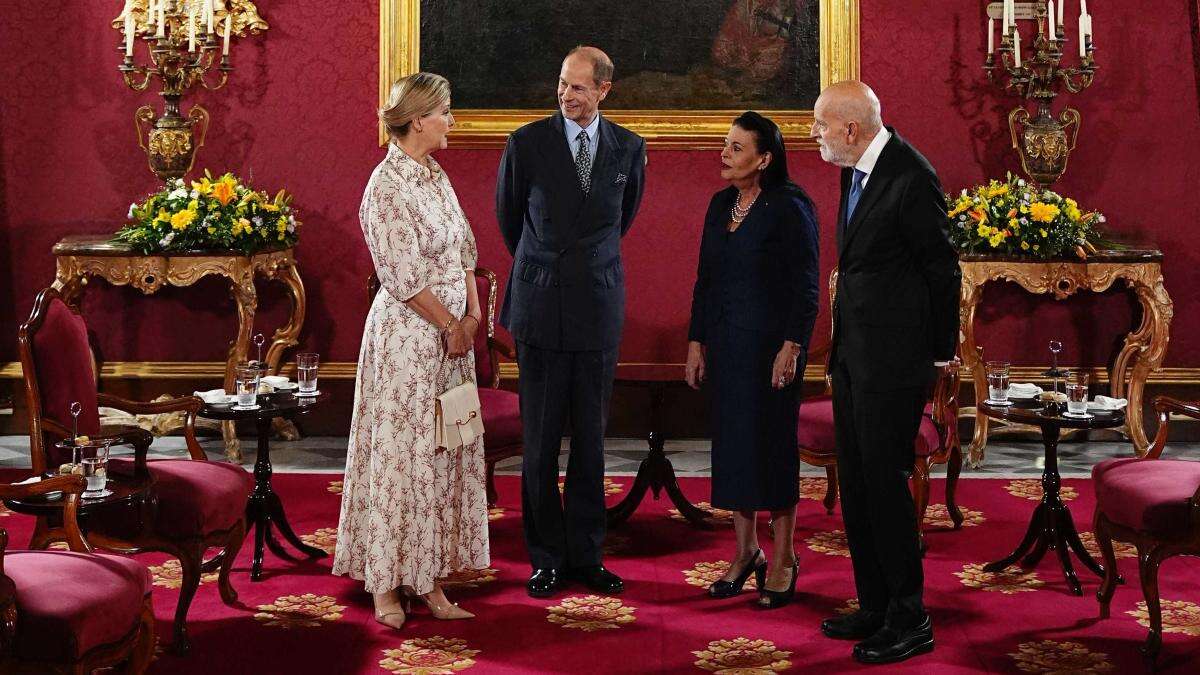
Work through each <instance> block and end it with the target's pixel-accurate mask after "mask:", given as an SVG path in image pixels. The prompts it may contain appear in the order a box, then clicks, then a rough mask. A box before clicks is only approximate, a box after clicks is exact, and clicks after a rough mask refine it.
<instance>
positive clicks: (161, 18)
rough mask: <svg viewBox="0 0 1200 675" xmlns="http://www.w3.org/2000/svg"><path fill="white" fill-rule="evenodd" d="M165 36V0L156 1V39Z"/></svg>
mask: <svg viewBox="0 0 1200 675" xmlns="http://www.w3.org/2000/svg"><path fill="white" fill-rule="evenodd" d="M166 35H167V0H158V33H157V36H158V37H166Z"/></svg>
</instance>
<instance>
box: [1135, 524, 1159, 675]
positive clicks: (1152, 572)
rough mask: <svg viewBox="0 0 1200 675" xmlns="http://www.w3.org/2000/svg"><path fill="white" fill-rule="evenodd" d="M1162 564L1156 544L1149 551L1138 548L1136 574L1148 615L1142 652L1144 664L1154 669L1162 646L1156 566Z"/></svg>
mask: <svg viewBox="0 0 1200 675" xmlns="http://www.w3.org/2000/svg"><path fill="white" fill-rule="evenodd" d="M1160 564H1162V555H1161V552H1160V550H1159V548H1158V547H1157V546H1155V547H1152V548H1151V549H1150V550H1149V551H1143V550H1141V549H1140V548H1139V549H1138V574H1139V576H1141V580H1142V593H1143V594H1144V595H1145V596H1146V613H1147V614H1149V615H1150V635H1148V636H1147V637H1146V644H1145V645H1143V646H1142V654H1143V655H1144V656H1145V657H1146V665H1147V667H1148V668H1149V669H1150V670H1153V669H1154V662H1155V661H1156V660H1157V659H1158V652H1159V650H1160V649H1161V648H1162V605H1161V603H1160V602H1159V597H1158V566H1159V565H1160Z"/></svg>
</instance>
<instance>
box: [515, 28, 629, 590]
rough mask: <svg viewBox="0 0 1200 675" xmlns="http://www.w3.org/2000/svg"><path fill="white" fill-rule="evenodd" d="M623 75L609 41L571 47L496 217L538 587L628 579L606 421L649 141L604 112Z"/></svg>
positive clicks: (521, 138)
mask: <svg viewBox="0 0 1200 675" xmlns="http://www.w3.org/2000/svg"><path fill="white" fill-rule="evenodd" d="M612 75H613V65H612V61H611V60H610V59H609V58H608V56H607V55H606V54H605V53H604V52H602V51H600V50H599V49H596V48H595V47H576V48H575V49H574V50H572V51H571V53H569V54H568V55H567V57H566V59H564V60H563V63H562V70H561V72H560V73H559V77H558V107H559V110H558V112H557V113H556V114H555V115H553V116H551V117H548V118H545V119H542V120H538V121H536V122H533V123H531V124H527V125H525V126H523V127H521V128H520V129H517V130H516V131H514V132H513V133H512V135H511V136H509V138H508V145H507V146H506V147H505V149H504V157H503V158H502V159H501V160H500V172H499V176H498V177H497V182H496V217H497V219H498V220H499V222H500V232H501V234H502V235H503V236H504V243H505V245H506V246H507V247H508V251H509V253H511V254H512V256H513V267H512V273H511V275H510V276H509V279H508V288H507V291H506V292H505V294H504V306H503V309H502V310H501V313H500V321H501V323H502V324H503V325H504V326H505V327H506V328H508V330H509V331H510V332H511V333H512V335H513V337H514V339H515V340H516V342H517V366H518V368H519V369H520V379H519V381H518V390H519V393H520V398H521V423H522V424H523V426H524V442H525V449H524V459H523V460H522V465H521V477H522V481H521V507H522V517H523V519H524V529H525V542H526V546H527V548H528V550H529V558H530V563H531V564H532V566H533V574H532V575H531V576H530V578H529V582H528V583H527V584H526V590H527V591H528V593H529V595H531V596H533V597H538V598H543V597H549V596H551V595H553V594H554V592H555V591H556V590H558V589H559V588H560V586H561V584H562V583H563V582H564V581H566V580H568V579H573V580H577V581H581V582H583V583H584V584H586V585H587V586H588V587H589V588H591V589H592V590H594V591H597V592H601V593H620V592H621V591H622V590H623V589H624V585H623V583H622V581H621V579H620V577H618V576H617V575H615V574H613V573H612V572H610V571H608V570H607V569H605V567H604V565H603V562H602V560H601V546H602V544H603V543H604V531H605V515H606V512H605V506H604V428H605V425H606V424H607V421H608V406H609V399H610V397H611V395H612V382H613V374H614V370H615V368H616V363H617V346H618V344H619V343H620V340H621V325H622V322H623V321H624V315H625V285H624V277H625V272H624V270H623V269H622V267H621V237H623V236H624V235H625V233H626V232H628V231H629V227H630V225H632V224H633V218H634V216H635V215H636V214H637V209H638V204H639V203H640V201H641V198H642V188H643V184H644V166H645V161H646V143H645V141H644V140H642V138H641V137H640V136H638V135H637V134H634V133H633V132H631V131H629V130H627V129H625V128H623V127H620V126H618V125H616V124H613V123H612V122H609V121H608V120H606V119H604V118H603V117H602V116H601V115H600V111H599V106H600V102H601V101H603V100H604V98H605V97H606V96H607V95H608V92H609V90H610V89H611V88H612ZM568 420H569V421H570V424H571V453H570V459H569V460H568V464H567V478H566V485H565V487H564V490H563V493H562V495H561V497H560V495H559V491H558V454H559V449H560V447H561V443H562V437H563V431H564V430H565V425H566V423H567V421H568Z"/></svg>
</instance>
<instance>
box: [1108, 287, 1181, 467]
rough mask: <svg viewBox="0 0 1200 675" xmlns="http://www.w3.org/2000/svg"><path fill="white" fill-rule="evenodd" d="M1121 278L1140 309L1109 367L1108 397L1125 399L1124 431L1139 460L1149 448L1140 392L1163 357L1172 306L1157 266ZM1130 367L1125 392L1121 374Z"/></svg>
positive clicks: (1172, 312) (1167, 338)
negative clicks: (1137, 321)
mask: <svg viewBox="0 0 1200 675" xmlns="http://www.w3.org/2000/svg"><path fill="white" fill-rule="evenodd" d="M1122 276H1125V278H1126V280H1127V281H1128V282H1129V286H1130V290H1132V291H1133V294H1134V295H1135V296H1136V297H1137V300H1138V304H1140V305H1141V307H1142V322H1141V325H1139V326H1138V328H1137V330H1135V331H1134V332H1132V333H1130V334H1129V335H1127V336H1126V337H1125V345H1124V347H1122V349H1121V353H1120V355H1118V356H1117V360H1116V362H1115V364H1114V365H1113V372H1112V374H1111V375H1112V380H1111V382H1112V395H1113V396H1115V397H1117V398H1128V399H1129V405H1128V406H1127V407H1126V409H1125V431H1126V433H1127V434H1128V436H1129V440H1130V441H1132V443H1133V447H1134V451H1135V452H1136V453H1137V455H1138V456H1139V457H1141V456H1142V455H1145V454H1146V450H1147V449H1148V448H1149V447H1150V441H1149V439H1148V438H1147V436H1146V428H1145V426H1144V422H1143V418H1142V405H1143V392H1144V390H1145V387H1146V380H1147V379H1148V378H1149V377H1150V373H1152V372H1154V371H1155V370H1158V368H1159V367H1160V366H1161V365H1162V361H1163V357H1164V356H1165V355H1166V352H1167V343H1168V342H1169V341H1170V329H1171V319H1172V317H1173V315H1174V306H1173V303H1172V302H1171V296H1169V295H1168V294H1167V289H1166V288H1165V287H1164V286H1163V278H1162V268H1161V267H1160V266H1159V265H1140V266H1132V267H1131V268H1127V269H1125V270H1123V274H1122ZM1131 366H1132V370H1131V372H1130V375H1129V384H1128V391H1126V384H1125V373H1126V369H1127V368H1130V367H1131Z"/></svg>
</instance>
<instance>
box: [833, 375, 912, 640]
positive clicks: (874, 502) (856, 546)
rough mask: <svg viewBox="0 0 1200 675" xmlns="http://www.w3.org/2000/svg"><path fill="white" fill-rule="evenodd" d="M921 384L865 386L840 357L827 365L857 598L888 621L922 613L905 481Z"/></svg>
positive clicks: (896, 623) (897, 623) (902, 621)
mask: <svg viewBox="0 0 1200 675" xmlns="http://www.w3.org/2000/svg"><path fill="white" fill-rule="evenodd" d="M925 391H926V390H925V388H924V387H916V388H908V389H899V390H894V391H866V390H864V389H863V387H862V386H861V384H856V383H855V382H854V381H852V380H851V378H850V373H849V371H847V369H846V367H845V365H844V364H842V363H838V364H837V365H836V367H835V368H834V369H833V420H834V428H835V432H836V438H837V452H838V484H839V486H840V488H841V493H842V518H843V520H844V521H845V523H846V539H847V542H848V543H849V547H850V559H851V561H852V563H853V566H854V585H855V587H856V588H857V589H858V602H859V606H861V607H862V608H863V609H866V610H871V611H877V612H886V614H887V618H886V621H887V623H888V624H889V625H891V626H893V627H896V628H901V629H903V628H908V627H910V626H912V625H915V624H916V623H917V622H919V621H920V620H922V619H923V617H924V614H925V608H924V605H923V604H922V601H921V594H922V588H923V586H924V583H925V577H924V572H923V571H922V569H921V549H920V540H919V537H918V533H917V517H916V513H915V507H914V505H913V499H912V493H911V492H909V487H908V479H909V476H910V475H911V474H912V467H913V460H914V456H913V442H914V440H915V439H916V436H917V429H918V428H919V426H920V422H921V414H922V411H923V410H924V407H925Z"/></svg>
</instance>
